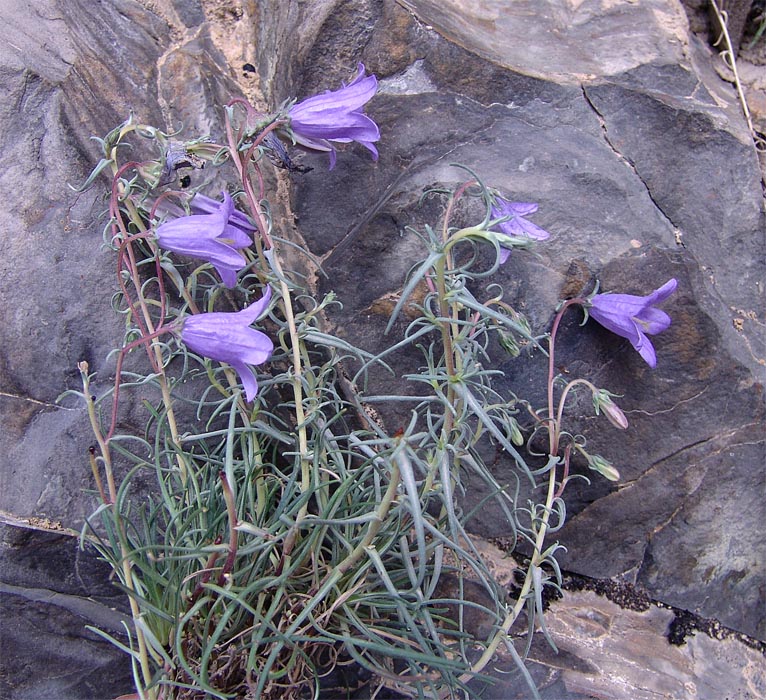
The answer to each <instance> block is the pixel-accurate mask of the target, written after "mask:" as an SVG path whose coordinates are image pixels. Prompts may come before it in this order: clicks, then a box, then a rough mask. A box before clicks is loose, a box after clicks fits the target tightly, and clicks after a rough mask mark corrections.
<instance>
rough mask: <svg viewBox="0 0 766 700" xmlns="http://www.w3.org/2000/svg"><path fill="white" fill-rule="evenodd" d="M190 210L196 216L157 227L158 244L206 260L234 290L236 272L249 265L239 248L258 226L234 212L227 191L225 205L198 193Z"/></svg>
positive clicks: (249, 241)
mask: <svg viewBox="0 0 766 700" xmlns="http://www.w3.org/2000/svg"><path fill="white" fill-rule="evenodd" d="M191 210H192V211H193V212H195V213H194V214H191V215H189V216H181V217H179V218H177V219H172V220H170V221H166V222H165V223H164V224H161V225H160V226H158V227H157V231H156V235H157V242H158V243H159V245H160V247H162V248H164V249H165V250H170V251H172V252H174V253H179V254H180V255H188V256H189V257H190V258H199V259H201V260H206V261H207V262H209V263H210V264H211V265H212V266H213V267H215V269H216V270H217V271H218V274H219V275H220V276H221V280H222V281H223V283H224V284H225V285H226V286H227V287H229V288H232V287H235V286H236V285H237V271H238V270H241V269H242V268H243V267H245V266H246V265H247V260H245V257H244V255H242V253H240V252H239V249H240V248H246V247H247V246H249V245H250V244H251V243H252V242H253V241H252V239H251V238H250V233H251V232H253V231H255V227H254V226H253V225H252V224H251V223H250V222H249V221H248V219H247V217H246V216H245V215H244V214H243V213H242V212H239V211H237V210H235V209H234V202H233V201H232V199H231V197H230V196H229V194H228V193H227V192H224V193H223V202H218V201H216V200H214V199H210V198H209V197H205V196H204V195H200V194H197V195H195V196H194V198H193V199H192V201H191ZM196 212H200V213H196Z"/></svg>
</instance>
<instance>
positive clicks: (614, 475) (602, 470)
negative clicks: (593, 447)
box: [587, 454, 620, 481]
mask: <svg viewBox="0 0 766 700" xmlns="http://www.w3.org/2000/svg"><path fill="white" fill-rule="evenodd" d="M587 457H588V466H589V467H590V468H591V469H593V470H594V471H597V472H598V473H599V474H601V475H602V476H604V477H606V478H607V479H609V481H619V480H620V472H618V471H617V470H616V469H615V468H614V467H613V466H612V464H611V463H610V462H607V461H606V460H605V459H604V458H603V457H602V456H601V455H590V454H589V455H587Z"/></svg>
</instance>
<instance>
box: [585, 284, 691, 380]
mask: <svg viewBox="0 0 766 700" xmlns="http://www.w3.org/2000/svg"><path fill="white" fill-rule="evenodd" d="M677 285H678V283H677V282H676V280H675V279H670V280H668V281H667V282H665V284H663V285H662V286H661V287H660V288H659V289H655V290H654V291H653V292H652V293H651V294H648V295H647V296H643V297H639V296H634V295H632V294H596V295H595V296H594V297H593V298H592V299H591V300H590V302H589V303H590V305H589V307H588V311H589V313H590V315H591V316H592V317H593V318H595V319H596V321H598V322H599V323H600V324H601V325H602V326H604V328H608V329H609V330H610V331H612V333H616V334H617V335H620V336H622V337H623V338H627V339H628V340H629V341H630V343H631V345H632V346H633V347H634V348H635V349H636V350H637V351H638V354H639V355H641V357H643V358H644V360H646V363H647V364H648V365H649V366H650V367H652V368H654V367H655V366H656V365H657V355H656V353H655V352H654V346H653V345H652V343H651V341H650V340H649V338H647V337H646V334H647V333H648V334H649V335H655V334H656V333H661V332H662V331H664V330H667V328H668V327H669V326H670V316H668V315H667V314H666V313H665V312H664V311H660V309H656V308H654V305H655V304H659V303H660V302H661V301H664V300H665V299H667V298H668V297H669V296H670V295H671V294H672V293H673V292H674V291H675V288H676V286H677Z"/></svg>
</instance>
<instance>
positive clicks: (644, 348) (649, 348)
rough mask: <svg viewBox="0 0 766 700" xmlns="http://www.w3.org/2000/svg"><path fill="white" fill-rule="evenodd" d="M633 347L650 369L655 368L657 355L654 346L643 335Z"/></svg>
mask: <svg viewBox="0 0 766 700" xmlns="http://www.w3.org/2000/svg"><path fill="white" fill-rule="evenodd" d="M633 347H634V348H635V349H636V350H637V351H638V354H639V355H641V357H642V358H643V359H644V360H645V361H646V364H648V365H649V366H650V367H651V368H652V369H654V368H655V367H656V366H657V353H656V352H655V351H654V345H652V341H651V340H649V338H647V337H646V336H645V335H644V334H643V333H642V334H640V338H639V342H638V344H636V343H633Z"/></svg>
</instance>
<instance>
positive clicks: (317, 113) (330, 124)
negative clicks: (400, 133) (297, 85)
mask: <svg viewBox="0 0 766 700" xmlns="http://www.w3.org/2000/svg"><path fill="white" fill-rule="evenodd" d="M377 89H378V79H377V78H376V77H375V76H374V75H367V76H365V74H364V64H363V63H360V64H359V72H358V73H357V75H356V78H354V79H353V80H352V81H351V82H350V83H349V84H348V85H345V86H343V87H341V88H340V89H339V90H333V91H329V90H328V91H327V92H324V93H322V94H321V95H314V97H309V98H307V99H305V100H302V101H301V102H297V103H296V104H294V105H293V106H292V107H290V108H289V110H288V116H289V117H290V128H291V129H292V133H293V137H294V139H295V141H296V142H297V143H298V144H300V145H301V146H303V147H304V148H308V149H311V150H314V151H327V152H329V153H330V170H332V169H333V168H334V167H335V159H336V153H335V148H334V147H333V145H332V144H331V143H330V141H336V142H338V143H350V142H351V141H356V142H357V143H360V144H362V146H364V147H365V148H366V149H368V150H369V151H371V152H372V159H373V160H377V159H378V150H377V149H376V148H375V146H374V145H373V141H379V140H380V130H379V129H378V125H377V124H376V123H375V122H374V121H373V120H372V119H370V117H368V116H367V115H366V114H364V113H363V111H362V108H363V107H364V105H365V104H367V103H368V102H369V101H370V100H371V99H372V98H373V96H374V95H375V92H376V91H377Z"/></svg>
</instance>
